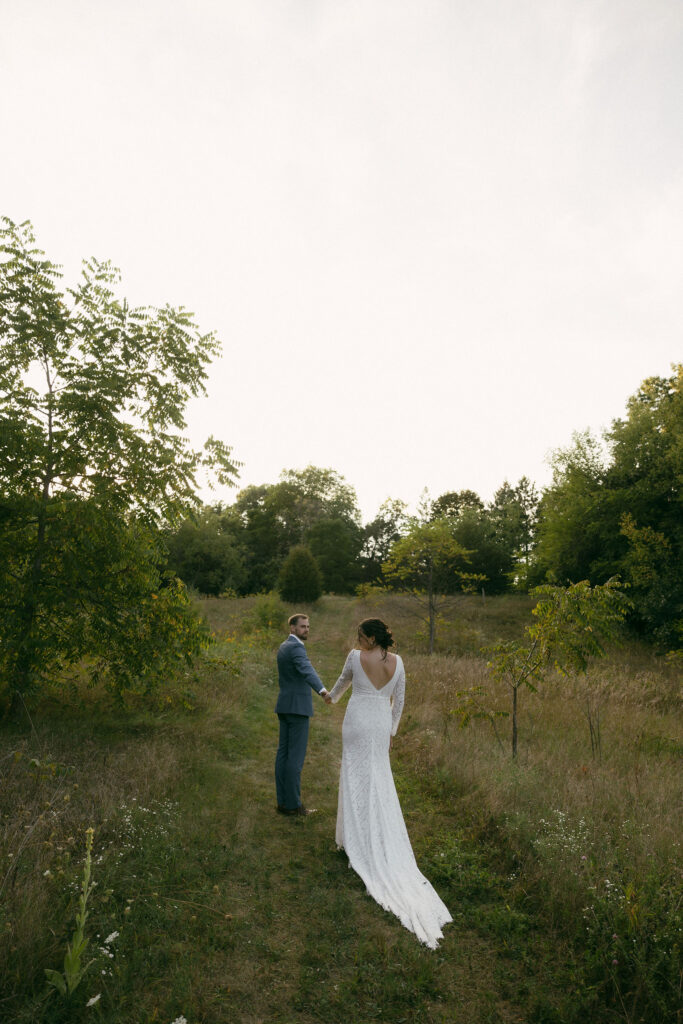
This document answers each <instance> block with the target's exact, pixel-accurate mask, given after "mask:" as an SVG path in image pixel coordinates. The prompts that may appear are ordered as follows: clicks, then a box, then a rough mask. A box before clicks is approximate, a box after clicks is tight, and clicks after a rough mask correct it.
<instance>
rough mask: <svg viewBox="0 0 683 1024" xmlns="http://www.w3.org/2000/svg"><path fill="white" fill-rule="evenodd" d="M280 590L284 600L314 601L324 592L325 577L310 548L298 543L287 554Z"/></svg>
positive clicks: (280, 576) (279, 584)
mask: <svg viewBox="0 0 683 1024" xmlns="http://www.w3.org/2000/svg"><path fill="white" fill-rule="evenodd" d="M278 591H279V594H280V597H281V598H282V600H283V601H289V602H291V603H294V604H296V603H297V602H299V601H305V602H307V603H312V602H313V601H317V600H318V598H319V597H320V595H321V594H322V592H323V579H322V574H321V572H320V568H319V566H318V563H317V562H316V560H315V558H314V556H313V554H312V552H311V550H310V548H307V547H306V546H305V545H304V544H298V545H297V546H296V547H294V548H292V550H291V551H290V552H289V554H288V555H287V557H286V559H285V561H284V564H283V566H282V568H281V569H280V575H279V577H278Z"/></svg>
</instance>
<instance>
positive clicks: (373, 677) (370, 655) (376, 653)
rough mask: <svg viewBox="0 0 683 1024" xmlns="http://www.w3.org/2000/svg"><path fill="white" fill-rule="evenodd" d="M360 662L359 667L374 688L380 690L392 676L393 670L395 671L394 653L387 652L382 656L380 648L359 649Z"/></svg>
mask: <svg viewBox="0 0 683 1024" xmlns="http://www.w3.org/2000/svg"><path fill="white" fill-rule="evenodd" d="M360 663H361V668H362V669H363V671H364V672H365V674H366V676H367V677H368V679H369V680H370V682H371V683H372V685H373V686H374V687H375V689H376V690H381V689H382V687H383V686H386V685H387V683H388V682H389V680H391V679H393V678H394V672H395V671H396V655H395V654H387V655H386V657H384V658H383V657H382V653H381V650H373V651H361V652H360Z"/></svg>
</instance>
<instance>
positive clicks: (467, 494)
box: [431, 490, 484, 519]
mask: <svg viewBox="0 0 683 1024" xmlns="http://www.w3.org/2000/svg"><path fill="white" fill-rule="evenodd" d="M483 508H484V502H483V501H482V500H481V498H480V497H479V495H478V494H477V493H476V492H475V491H469V490H464V491H446V493H445V494H441V495H440V496H439V497H438V498H435V499H434V501H433V502H432V505H431V518H432V519H457V518H458V517H459V516H460V515H462V513H463V512H464V511H466V510H467V509H470V510H472V509H473V510H475V511H481V510H482V509H483Z"/></svg>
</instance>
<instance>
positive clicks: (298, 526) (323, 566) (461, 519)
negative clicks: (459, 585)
mask: <svg viewBox="0 0 683 1024" xmlns="http://www.w3.org/2000/svg"><path fill="white" fill-rule="evenodd" d="M538 502H539V496H538V493H537V491H536V489H535V487H534V486H533V485H532V484H531V483H530V482H529V481H528V480H527V479H526V478H522V480H520V482H519V483H518V484H517V486H516V487H511V486H510V485H509V484H508V483H505V484H503V486H502V487H501V488H500V489H499V490H498V491H497V493H496V495H495V497H494V500H493V502H492V503H491V504H490V505H485V504H484V502H483V501H482V500H481V498H480V497H479V496H478V495H477V494H475V493H474V491H469V490H466V491H452V492H448V493H446V494H442V495H441V496H440V497H439V498H437V499H436V500H434V501H431V500H429V499H428V498H425V499H424V500H423V502H422V507H421V510H420V513H419V515H418V516H410V515H409V514H408V508H407V505H406V504H405V503H404V502H402V501H399V500H398V499H392V498H389V499H387V500H386V501H385V502H384V504H383V505H382V506H381V508H380V509H379V511H378V513H377V515H376V516H375V518H374V519H373V520H372V521H371V522H369V523H366V524H365V525H363V524H362V523H361V516H360V512H359V509H358V502H357V498H356V493H355V491H354V489H353V488H352V487H351V486H349V484H347V483H346V481H345V480H344V478H343V477H341V476H340V475H339V474H338V473H336V472H335V471H334V470H333V469H321V468H318V467H316V466H308V467H307V468H306V469H303V470H287V471H285V472H284V473H283V474H282V477H281V479H280V481H279V482H278V483H275V484H263V485H261V486H258V487H254V486H252V487H247V488H245V489H244V490H243V491H241V492H240V493H239V494H238V496H237V499H236V501H235V503H234V504H233V505H230V506H228V507H223V506H221V505H216V506H213V507H205V508H204V509H202V511H201V512H200V514H199V515H198V516H197V517H193V518H191V519H187V520H186V521H185V522H184V523H183V524H182V526H181V527H180V529H179V530H178V531H176V532H174V533H172V534H169V536H168V542H167V543H168V549H169V559H170V564H171V566H172V568H173V569H174V570H175V571H176V572H177V574H178V575H179V576H180V577H181V579H183V580H184V581H185V582H186V583H187V584H188V585H189V586H192V587H194V588H195V589H196V590H198V591H200V592H201V593H204V594H220V593H224V592H226V591H231V592H234V593H236V594H241V595H244V594H252V593H257V592H259V591H264V590H272V589H276V588H279V587H281V586H282V581H283V573H284V575H286V571H285V570H286V567H287V565H288V561H287V560H288V556H289V555H290V553H291V552H292V551H297V550H298V549H300V548H301V547H304V548H307V549H308V550H309V552H310V554H311V555H312V556H313V559H314V561H315V564H316V566H317V567H318V569H319V572H320V587H321V590H324V591H326V592H329V593H338V594H345V593H352V592H353V591H354V590H355V589H356V588H357V587H358V585H359V584H361V583H386V578H385V573H384V569H383V567H384V566H385V565H386V562H387V560H388V558H389V557H390V555H391V552H392V550H393V548H394V545H395V544H396V542H397V541H398V540H399V539H401V538H404V537H409V536H410V534H411V531H412V530H414V529H415V527H416V525H417V524H418V523H423V522H435V521H437V520H446V521H447V523H448V527H449V531H450V533H451V534H452V536H453V537H454V539H455V540H456V541H457V542H458V545H459V547H460V549H462V553H460V554H459V555H458V556H457V557H456V559H454V562H453V569H454V571H455V569H456V568H457V569H459V570H460V569H464V568H466V569H467V572H468V573H469V574H475V575H477V574H478V575H480V576H481V577H482V579H483V581H484V582H485V586H486V589H487V591H488V592H490V593H496V594H499V593H503V592H504V591H505V590H508V589H510V588H511V587H513V586H519V585H520V582H521V581H522V579H525V577H526V573H527V570H528V565H529V558H530V552H531V545H532V540H533V534H534V528H535V523H536V517H537V509H538ZM454 583H455V576H454Z"/></svg>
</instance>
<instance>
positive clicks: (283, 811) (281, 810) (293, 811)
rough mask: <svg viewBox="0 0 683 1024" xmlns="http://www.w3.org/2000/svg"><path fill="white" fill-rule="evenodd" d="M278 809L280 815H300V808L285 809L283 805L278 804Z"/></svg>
mask: <svg viewBox="0 0 683 1024" xmlns="http://www.w3.org/2000/svg"><path fill="white" fill-rule="evenodd" d="M277 809H278V813H279V814H298V813H299V808H298V807H283V806H282V805H281V804H278V805H277Z"/></svg>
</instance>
